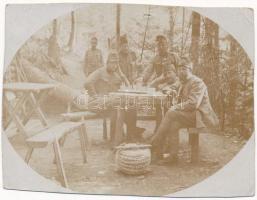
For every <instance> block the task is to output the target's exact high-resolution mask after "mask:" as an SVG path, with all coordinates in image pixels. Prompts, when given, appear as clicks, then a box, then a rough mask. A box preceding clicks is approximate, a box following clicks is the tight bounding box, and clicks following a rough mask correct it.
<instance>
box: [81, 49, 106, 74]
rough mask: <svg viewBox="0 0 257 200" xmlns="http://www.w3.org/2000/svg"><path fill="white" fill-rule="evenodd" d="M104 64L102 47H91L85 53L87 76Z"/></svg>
mask: <svg viewBox="0 0 257 200" xmlns="http://www.w3.org/2000/svg"><path fill="white" fill-rule="evenodd" d="M102 66H103V56H102V52H101V50H100V49H94V50H93V49H89V50H87V52H86V55H85V65H84V72H85V74H86V76H88V75H89V74H91V73H92V72H94V71H95V70H96V69H98V68H100V67H102Z"/></svg>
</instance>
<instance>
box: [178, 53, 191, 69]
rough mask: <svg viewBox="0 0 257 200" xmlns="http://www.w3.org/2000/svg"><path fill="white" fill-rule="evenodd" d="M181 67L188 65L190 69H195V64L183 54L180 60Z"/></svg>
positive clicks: (179, 65)
mask: <svg viewBox="0 0 257 200" xmlns="http://www.w3.org/2000/svg"><path fill="white" fill-rule="evenodd" d="M180 67H186V68H188V69H190V70H193V64H192V62H191V61H190V59H189V57H187V56H182V57H181V58H180V61H179V64H178V68H180Z"/></svg>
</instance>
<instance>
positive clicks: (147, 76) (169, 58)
mask: <svg viewBox="0 0 257 200" xmlns="http://www.w3.org/2000/svg"><path fill="white" fill-rule="evenodd" d="M156 43H157V49H158V53H157V55H156V56H155V57H154V59H153V61H152V64H151V65H150V66H149V67H148V68H147V69H146V70H145V72H144V74H143V80H142V81H143V85H147V84H149V83H151V82H152V81H153V80H154V79H156V78H159V77H161V76H162V75H163V72H164V70H165V66H169V67H170V68H172V71H173V76H176V67H177V65H178V62H179V57H178V55H177V54H175V53H170V52H169V51H168V42H167V39H166V37H164V36H163V35H158V36H157V37H156Z"/></svg>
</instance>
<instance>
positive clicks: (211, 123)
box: [152, 58, 219, 164]
mask: <svg viewBox="0 0 257 200" xmlns="http://www.w3.org/2000/svg"><path fill="white" fill-rule="evenodd" d="M178 77H179V80H180V82H181V87H180V89H179V99H180V103H179V104H176V105H174V106H172V107H171V108H170V109H169V110H168V111H167V113H166V115H165V117H164V119H163V120H162V122H161V124H160V126H159V128H158V130H157V132H156V133H155V135H154V137H153V138H152V146H153V148H152V151H153V157H154V159H162V148H161V147H162V146H163V144H164V141H165V139H166V137H167V136H170V139H171V140H170V141H171V142H172V144H171V148H170V156H169V157H168V158H167V159H166V160H165V161H164V162H166V163H169V164H172V163H176V162H177V160H178V157H177V153H178V145H179V129H181V128H189V127H199V128H200V127H217V126H218V123H219V122H218V118H217V116H216V114H215V113H214V111H213V109H212V106H211V104H210V100H209V96H208V91H207V87H206V85H205V83H204V82H203V81H202V80H201V79H200V78H198V77H197V76H195V75H193V74H192V64H191V63H190V62H189V60H188V59H187V58H183V59H182V61H181V64H180V65H179V66H178Z"/></svg>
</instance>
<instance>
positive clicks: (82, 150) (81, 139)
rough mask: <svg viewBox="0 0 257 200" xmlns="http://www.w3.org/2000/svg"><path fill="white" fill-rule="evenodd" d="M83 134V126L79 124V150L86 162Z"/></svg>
mask: <svg viewBox="0 0 257 200" xmlns="http://www.w3.org/2000/svg"><path fill="white" fill-rule="evenodd" d="M85 135H86V132H85V126H84V125H81V127H80V129H79V138H80V145H81V152H82V156H83V161H84V163H86V162H87V152H86V138H85Z"/></svg>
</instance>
